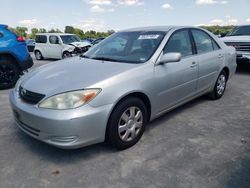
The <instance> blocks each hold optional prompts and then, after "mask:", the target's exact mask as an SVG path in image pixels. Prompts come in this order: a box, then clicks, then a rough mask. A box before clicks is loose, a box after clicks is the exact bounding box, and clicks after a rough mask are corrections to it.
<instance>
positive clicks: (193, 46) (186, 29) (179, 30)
mask: <svg viewBox="0 0 250 188" xmlns="http://www.w3.org/2000/svg"><path fill="white" fill-rule="evenodd" d="M182 31H187V33H188V36H189V41H190V43H191V47H192V55H188V56H184V57H183V56H182V57H181V59H184V58H189V57H192V56H194V55H196V47H195V45H194V43H193V41H192V37H191V36H190V34H191V33H190V32H191V31H190V28H182V29H177V30H175V31H174V32H173V33H172V34H171V36H170V37H169V38H168V40H167V42H166V44H165V45H164V47H163V49H162V53H163V54H164V49H165V47H166V46H167V45H168V43H169V41H170V40H171V38H172V37H173V36H174V35H175V34H176V33H178V32H182Z"/></svg>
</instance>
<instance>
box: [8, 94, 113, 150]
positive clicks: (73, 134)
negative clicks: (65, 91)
mask: <svg viewBox="0 0 250 188" xmlns="http://www.w3.org/2000/svg"><path fill="white" fill-rule="evenodd" d="M10 103H11V107H12V110H13V114H14V118H15V122H16V124H17V126H18V127H19V128H20V129H21V130H22V131H23V132H25V133H27V134H28V135H30V136H32V137H33V138H35V139H38V140H40V141H43V142H45V143H48V144H50V145H53V146H56V147H59V148H64V149H74V148H80V147H84V146H87V145H91V144H95V143H99V142H103V141H104V140H105V132H106V125H107V121H108V117H109V114H110V113H109V112H110V111H111V108H112V105H105V106H101V107H98V108H94V107H91V106H90V105H84V106H83V107H80V108H77V109H73V110H50V109H41V108H38V107H37V106H34V105H30V104H27V103H25V102H23V101H22V100H21V99H20V98H19V95H18V93H17V92H16V91H14V90H13V91H11V92H10Z"/></svg>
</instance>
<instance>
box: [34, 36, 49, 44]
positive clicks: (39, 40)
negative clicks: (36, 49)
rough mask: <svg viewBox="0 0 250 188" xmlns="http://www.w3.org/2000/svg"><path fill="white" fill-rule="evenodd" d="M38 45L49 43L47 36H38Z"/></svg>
mask: <svg viewBox="0 0 250 188" xmlns="http://www.w3.org/2000/svg"><path fill="white" fill-rule="evenodd" d="M36 43H47V36H45V35H37V36H36Z"/></svg>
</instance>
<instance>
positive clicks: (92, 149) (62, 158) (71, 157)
mask: <svg viewBox="0 0 250 188" xmlns="http://www.w3.org/2000/svg"><path fill="white" fill-rule="evenodd" d="M204 100H206V97H205V96H203V97H200V98H197V99H195V100H193V101H191V102H189V103H187V104H185V105H183V106H181V107H179V108H176V109H175V110H173V111H170V112H168V113H166V114H165V115H163V116H161V117H159V118H157V119H156V120H154V121H152V122H150V123H149V124H148V125H147V128H146V131H150V130H151V129H153V128H154V127H155V126H158V125H161V124H162V122H166V121H168V120H169V119H170V118H171V117H174V116H176V115H178V113H180V112H182V111H184V110H187V109H189V108H192V107H194V106H195V105H198V104H199V103H200V102H202V101H204ZM17 137H18V138H17V139H18V140H20V141H21V142H22V146H23V147H26V148H27V150H29V152H32V154H34V155H36V156H37V157H41V156H42V158H43V160H47V161H50V162H53V163H56V164H64V163H75V162H77V161H78V160H88V159H90V158H93V157H97V156H99V155H105V154H112V153H113V154H115V153H116V152H121V151H118V150H116V149H114V148H113V147H111V146H110V145H109V144H108V143H106V142H103V143H99V144H95V145H91V146H87V147H84V148H80V149H73V150H65V149H60V148H56V147H54V146H50V145H48V144H46V143H43V142H41V141H38V140H36V139H34V138H32V137H30V136H28V135H26V134H25V133H23V132H22V131H21V130H17Z"/></svg>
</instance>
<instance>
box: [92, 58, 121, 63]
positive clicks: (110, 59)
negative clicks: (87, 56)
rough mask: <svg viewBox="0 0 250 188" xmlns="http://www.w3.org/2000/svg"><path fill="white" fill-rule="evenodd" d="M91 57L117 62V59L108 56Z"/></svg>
mask: <svg viewBox="0 0 250 188" xmlns="http://www.w3.org/2000/svg"><path fill="white" fill-rule="evenodd" d="M91 59H95V60H101V61H114V62H119V61H118V60H116V59H112V58H109V57H93V58H91Z"/></svg>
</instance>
